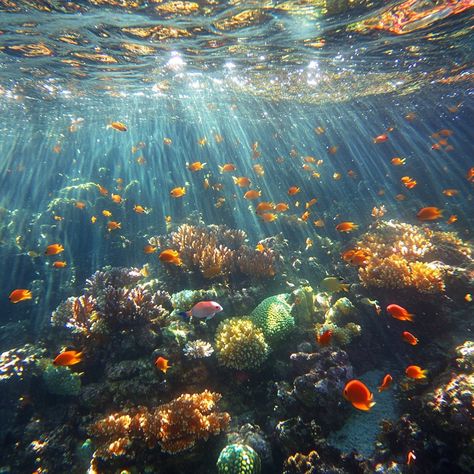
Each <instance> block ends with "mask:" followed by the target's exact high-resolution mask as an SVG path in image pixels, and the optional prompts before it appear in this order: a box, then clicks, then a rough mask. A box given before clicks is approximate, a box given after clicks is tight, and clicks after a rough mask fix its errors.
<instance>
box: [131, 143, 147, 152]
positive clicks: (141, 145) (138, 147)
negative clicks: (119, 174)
mask: <svg viewBox="0 0 474 474" xmlns="http://www.w3.org/2000/svg"><path fill="white" fill-rule="evenodd" d="M145 147H146V144H145V142H138V143H137V144H136V145H133V146H132V153H136V152H137V151H139V150H142V149H143V148H145Z"/></svg>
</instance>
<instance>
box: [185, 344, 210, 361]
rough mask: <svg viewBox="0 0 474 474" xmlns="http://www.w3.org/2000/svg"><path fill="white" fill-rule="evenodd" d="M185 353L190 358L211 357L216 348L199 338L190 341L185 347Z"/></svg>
mask: <svg viewBox="0 0 474 474" xmlns="http://www.w3.org/2000/svg"><path fill="white" fill-rule="evenodd" d="M183 353H184V355H185V357H186V358H188V359H204V358H206V357H210V356H211V355H212V354H213V353H214V349H213V348H212V346H211V344H209V343H208V342H206V341H201V340H200V339H197V340H196V341H188V342H187V343H186V345H185V346H184V347H183Z"/></svg>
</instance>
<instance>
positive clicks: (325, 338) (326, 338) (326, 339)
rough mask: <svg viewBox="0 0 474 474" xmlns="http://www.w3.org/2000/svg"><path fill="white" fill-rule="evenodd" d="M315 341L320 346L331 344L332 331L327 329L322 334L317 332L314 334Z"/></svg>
mask: <svg viewBox="0 0 474 474" xmlns="http://www.w3.org/2000/svg"><path fill="white" fill-rule="evenodd" d="M316 341H317V342H318V344H319V345H320V346H323V347H324V346H328V345H329V344H331V341H332V331H331V330H330V329H328V330H327V331H324V332H323V333H322V334H317V335H316Z"/></svg>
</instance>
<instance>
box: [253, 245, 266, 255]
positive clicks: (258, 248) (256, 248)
mask: <svg viewBox="0 0 474 474" xmlns="http://www.w3.org/2000/svg"><path fill="white" fill-rule="evenodd" d="M255 250H256V251H257V252H260V253H262V252H265V247H264V245H263V244H261V243H258V244H257V245H256V246H255Z"/></svg>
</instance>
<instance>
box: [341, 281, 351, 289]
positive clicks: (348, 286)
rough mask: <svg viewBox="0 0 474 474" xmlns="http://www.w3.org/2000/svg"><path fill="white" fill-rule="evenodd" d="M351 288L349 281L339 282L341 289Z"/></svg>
mask: <svg viewBox="0 0 474 474" xmlns="http://www.w3.org/2000/svg"><path fill="white" fill-rule="evenodd" d="M350 288H351V285H350V284H349V283H342V284H341V290H343V291H349V290H350Z"/></svg>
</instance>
